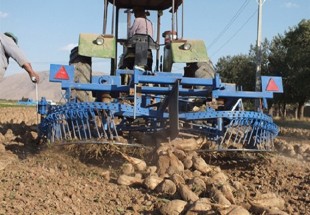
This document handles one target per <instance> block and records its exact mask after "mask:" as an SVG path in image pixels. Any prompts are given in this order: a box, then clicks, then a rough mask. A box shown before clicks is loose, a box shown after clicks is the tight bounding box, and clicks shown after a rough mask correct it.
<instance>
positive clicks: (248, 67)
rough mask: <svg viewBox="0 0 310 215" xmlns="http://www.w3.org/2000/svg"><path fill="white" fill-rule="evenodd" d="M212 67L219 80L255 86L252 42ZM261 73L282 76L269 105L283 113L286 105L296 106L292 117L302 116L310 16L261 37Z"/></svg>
mask: <svg viewBox="0 0 310 215" xmlns="http://www.w3.org/2000/svg"><path fill="white" fill-rule="evenodd" d="M215 67H216V71H217V72H218V73H220V74H221V77H222V79H223V81H225V82H232V83H236V84H237V85H239V86H242V88H243V90H251V91H254V90H255V72H256V46H253V45H251V46H250V51H249V54H248V55H242V54H240V55H236V56H226V57H222V58H220V59H219V61H218V62H217V64H216V66H215ZM262 75H274V76H282V79H283V87H284V93H283V94H276V95H275V99H273V100H272V101H271V102H272V103H271V104H269V107H270V108H274V107H277V108H278V109H279V110H280V114H281V115H282V116H286V110H287V107H288V106H290V107H296V117H298V118H302V117H303V115H304V105H305V103H306V102H307V101H309V100H310V20H302V21H301V22H300V23H298V25H297V26H294V27H293V28H290V29H289V30H288V31H287V32H285V33H284V35H280V34H278V35H277V36H276V37H274V38H273V40H272V41H268V40H267V39H265V40H264V41H263V43H262Z"/></svg>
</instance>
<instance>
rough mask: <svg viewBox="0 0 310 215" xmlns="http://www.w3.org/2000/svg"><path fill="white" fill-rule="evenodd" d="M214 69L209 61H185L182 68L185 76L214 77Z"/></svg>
mask: <svg viewBox="0 0 310 215" xmlns="http://www.w3.org/2000/svg"><path fill="white" fill-rule="evenodd" d="M214 75H215V71H214V68H213V66H212V65H211V63H210V62H195V63H187V64H186V67H185V68H184V76H185V77H195V78H214Z"/></svg>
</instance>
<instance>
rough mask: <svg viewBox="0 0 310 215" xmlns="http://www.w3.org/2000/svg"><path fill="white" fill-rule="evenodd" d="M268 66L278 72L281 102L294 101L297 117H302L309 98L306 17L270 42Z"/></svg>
mask: <svg viewBox="0 0 310 215" xmlns="http://www.w3.org/2000/svg"><path fill="white" fill-rule="evenodd" d="M270 51H271V54H270V56H269V61H270V68H271V69H272V71H273V72H275V71H276V70H277V71H278V72H279V71H280V72H279V73H280V75H282V77H283V83H284V91H285V92H284V95H283V96H282V97H281V100H282V102H283V103H284V106H285V104H288V103H290V104H296V103H297V104H298V117H299V118H302V117H303V109H304V104H305V102H306V101H307V100H309V99H310V94H309V92H310V20H302V21H301V22H300V23H299V24H298V26H296V27H294V28H291V29H290V30H289V31H288V32H286V33H285V36H280V35H278V36H277V37H275V38H274V40H273V41H272V45H271V48H270Z"/></svg>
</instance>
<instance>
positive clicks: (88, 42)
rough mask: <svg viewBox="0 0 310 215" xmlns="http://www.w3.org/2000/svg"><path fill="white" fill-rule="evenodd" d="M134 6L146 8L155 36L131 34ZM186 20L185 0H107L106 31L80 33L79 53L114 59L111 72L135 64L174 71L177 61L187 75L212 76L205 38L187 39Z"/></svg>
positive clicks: (105, 10)
mask: <svg viewBox="0 0 310 215" xmlns="http://www.w3.org/2000/svg"><path fill="white" fill-rule="evenodd" d="M135 8H139V9H140V10H143V11H144V13H145V20H146V22H149V21H150V22H151V23H152V29H151V31H152V35H149V34H148V32H145V33H144V32H139V33H138V34H133V35H132V32H131V30H132V29H131V28H132V25H133V24H134V22H135V21H134V18H135V17H134V16H133V15H134V10H135ZM179 16H181V17H179ZM125 20H126V21H125ZM183 20H184V6H183V0H105V1H104V15H103V32H102V33H99V34H80V38H79V47H78V53H77V55H79V56H84V57H87V58H91V57H99V58H109V59H111V70H110V74H111V75H115V74H116V70H117V69H129V70H133V68H134V67H135V66H138V67H139V68H142V69H144V70H148V71H163V72H171V71H172V67H173V64H174V63H182V64H184V65H186V67H185V68H184V71H183V72H184V74H185V75H186V76H189V77H207V78H213V77H214V70H213V67H212V65H211V64H210V60H209V58H208V55H207V51H206V47H205V44H204V41H203V40H189V39H184V37H183V33H184V25H183ZM177 21H179V23H178V22H177ZM125 23H126V24H125ZM149 30H150V29H149ZM179 32H181V33H180V34H179ZM119 52H120V53H119ZM153 62H154V63H153ZM201 67H202V68H201ZM197 70H199V72H197ZM201 71H203V72H201ZM196 73H197V74H196Z"/></svg>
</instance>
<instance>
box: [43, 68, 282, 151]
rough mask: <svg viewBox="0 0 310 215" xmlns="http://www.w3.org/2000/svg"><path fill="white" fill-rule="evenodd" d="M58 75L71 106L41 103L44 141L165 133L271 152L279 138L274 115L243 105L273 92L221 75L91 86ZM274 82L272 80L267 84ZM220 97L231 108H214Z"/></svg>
mask: <svg viewBox="0 0 310 215" xmlns="http://www.w3.org/2000/svg"><path fill="white" fill-rule="evenodd" d="M53 68H56V67H53ZM64 68H67V67H62V70H61V71H62V72H64ZM68 71H69V72H72V71H73V72H74V69H72V70H68ZM127 72H128V73H127ZM56 73H57V71H54V73H53V74H51V75H50V79H51V80H52V81H55V82H62V89H63V90H66V97H67V100H68V102H67V103H65V104H62V105H56V106H51V107H50V106H48V105H47V103H46V101H45V98H42V100H41V102H40V104H39V108H38V111H39V113H40V114H41V116H42V120H41V123H40V136H41V137H45V138H47V139H49V140H50V141H51V142H59V141H60V142H65V141H68V142H74V141H75V142H78V143H82V142H96V143H97V142H99V143H100V142H102V143H107V142H119V140H120V136H119V135H120V134H122V135H123V136H124V137H131V136H132V135H131V133H133V132H141V133H142V134H147V133H152V134H154V133H155V134H156V133H157V132H162V131H165V133H166V134H167V139H168V138H170V139H173V138H176V137H177V136H179V135H182V136H183V137H203V139H205V140H206V141H205V142H208V144H207V145H208V146H205V147H208V150H209V149H215V150H244V149H246V150H272V149H273V139H274V138H275V137H276V136H277V134H278V127H277V126H276V125H275V124H274V123H273V121H272V118H271V117H270V116H268V115H266V114H264V113H263V112H257V111H250V110H249V111H247V110H245V106H244V105H243V101H242V99H243V98H246V99H262V98H263V99H267V98H272V97H273V92H265V91H262V92H249V91H237V90H236V88H234V87H232V85H231V84H225V83H222V82H221V80H220V78H219V75H218V74H216V76H215V77H214V78H213V79H212V80H210V79H198V78H189V77H183V76H181V75H178V74H169V73H165V72H143V71H140V70H128V71H124V70H121V71H119V73H118V72H116V75H115V76H101V77H93V78H92V81H93V82H92V83H75V82H74V74H71V73H69V74H68V77H69V79H66V80H56V78H55V77H57V75H56ZM121 75H129V76H130V77H131V79H130V80H131V81H130V83H128V84H127V85H123V84H122V83H121V80H122V79H121ZM268 78H269V79H268ZM270 79H271V78H270V77H267V79H266V80H267V81H264V83H269V82H270ZM96 81H97V82H96ZM98 82H99V83H98ZM272 83H275V82H272ZM197 86H202V87H207V88H208V90H205V89H204V88H198V87H197ZM196 87H197V88H196ZM280 88H281V87H280ZM280 88H279V89H280ZM263 89H266V87H264V88H263ZM71 90H77V91H87V92H90V91H93V92H95V93H96V94H97V93H98V94H99V97H98V100H99V101H96V102H89V101H85V102H78V101H77V100H72V98H71V94H70V93H71ZM101 93H102V94H104V95H106V94H108V95H109V96H110V98H109V101H106V102H103V101H102V98H106V97H102V98H101V97H100V95H102V94H101ZM210 93H211V94H212V95H211V94H210ZM210 97H212V98H210ZM221 98H224V99H226V100H224V101H225V102H226V101H227V103H226V104H225V105H227V107H225V105H224V106H220V104H221V103H220V102H219V104H216V105H214V106H212V104H213V102H214V101H215V102H218V101H220V99H221ZM210 99H211V100H212V102H211V104H210V102H209V101H210ZM217 99H219V100H217ZM162 133H164V132H162ZM201 147H204V146H201Z"/></svg>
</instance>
